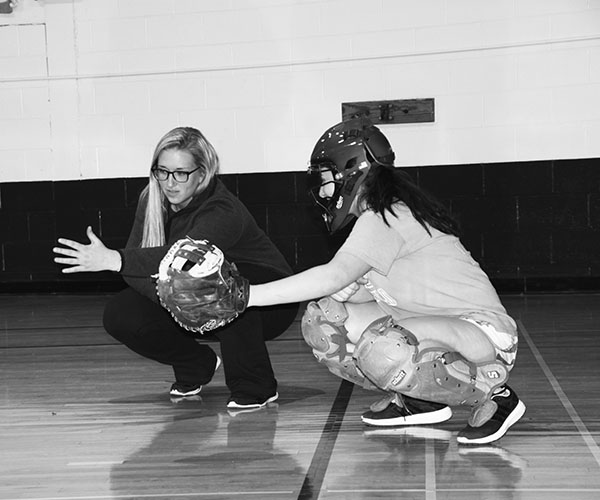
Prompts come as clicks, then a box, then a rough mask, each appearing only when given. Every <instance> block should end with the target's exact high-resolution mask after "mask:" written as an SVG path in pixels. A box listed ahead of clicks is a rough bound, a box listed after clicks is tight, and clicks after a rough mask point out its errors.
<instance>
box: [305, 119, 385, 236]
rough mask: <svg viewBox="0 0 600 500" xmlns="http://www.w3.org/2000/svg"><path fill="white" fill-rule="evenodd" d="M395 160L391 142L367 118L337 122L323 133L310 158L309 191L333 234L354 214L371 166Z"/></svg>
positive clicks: (350, 219)
mask: <svg viewBox="0 0 600 500" xmlns="http://www.w3.org/2000/svg"><path fill="white" fill-rule="evenodd" d="M393 162H394V152H393V151H392V148H391V146H390V144H389V142H388V141H387V139H386V138H385V136H384V135H383V134H382V133H381V132H380V131H379V129H378V128H377V127H375V126H374V125H373V124H372V123H371V122H370V121H369V120H367V119H365V118H356V119H352V120H348V121H345V122H341V123H338V124H337V125H335V126H333V127H331V128H330V129H328V130H327V131H326V132H325V133H324V134H323V135H322V136H321V138H320V139H319V141H318V142H317V144H316V145H315V148H314V150H313V152H312V155H311V158H310V166H309V168H308V182H309V194H310V196H311V197H312V199H313V201H314V202H315V204H316V206H317V208H319V209H320V210H321V213H322V216H323V219H324V221H325V225H326V226H327V229H328V230H329V232H330V233H335V232H336V231H338V230H340V229H341V228H343V227H344V226H346V225H347V224H348V223H349V222H351V221H352V219H353V218H354V217H355V215H354V214H352V213H350V212H351V209H352V206H353V203H354V201H355V200H356V198H357V196H358V194H359V191H360V187H361V185H362V183H363V182H364V180H365V178H366V176H367V174H368V172H369V169H370V168H371V166H372V165H388V166H393ZM332 185H333V189H332Z"/></svg>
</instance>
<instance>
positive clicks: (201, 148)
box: [54, 127, 298, 411]
mask: <svg viewBox="0 0 600 500" xmlns="http://www.w3.org/2000/svg"><path fill="white" fill-rule="evenodd" d="M218 172H219V158H218V155H217V153H216V151H215V149H214V147H213V146H212V145H211V144H210V142H208V140H207V139H206V137H204V135H203V134H202V133H201V132H200V131H199V130H197V129H194V128H190V127H180V128H175V129H173V130H171V131H170V132H168V133H167V134H166V135H165V136H164V137H163V138H162V139H161V140H160V141H159V143H158V145H157V146H156V148H155V151H154V155H153V158H152V163H151V166H150V173H149V182H148V185H147V187H146V188H145V189H144V191H143V192H142V193H141V195H140V199H139V202H138V207H137V211H136V215H135V220H134V223H133V227H132V229H131V233H130V236H129V239H128V241H127V245H126V247H125V248H122V249H118V250H113V249H109V248H107V247H106V246H105V245H104V244H103V243H102V241H101V240H100V239H99V238H98V237H97V236H96V235H95V234H94V233H93V231H92V229H91V228H89V227H88V229H87V235H88V238H89V240H90V241H89V244H82V243H78V242H75V241H72V240H67V239H63V238H61V239H59V240H58V242H59V244H60V245H62V246H61V247H57V248H55V249H54V252H55V253H56V254H57V256H56V257H55V261H56V262H57V263H59V264H64V265H66V266H68V267H66V268H64V269H63V272H64V273H77V272H89V271H104V270H110V271H115V272H119V273H121V275H122V276H123V278H124V279H125V281H126V283H127V284H128V285H129V287H128V288H126V289H125V290H123V291H122V292H120V293H118V294H116V295H115V296H114V297H113V298H111V300H110V301H109V302H108V304H107V305H106V308H105V311H104V327H105V329H106V331H107V332H108V333H109V334H110V335H112V336H113V337H114V338H115V339H117V340H119V341H120V342H122V343H123V344H124V345H126V346H127V347H129V348H130V349H131V350H133V351H135V352H136V353H138V354H140V355H142V356H144V357H146V358H149V359H152V360H154V361H157V362H159V363H163V364H166V365H170V366H172V367H173V371H174V374H175V382H174V383H173V385H172V386H171V390H170V394H171V395H172V396H173V397H189V396H194V395H196V394H198V393H199V392H200V390H201V388H202V386H203V385H205V384H207V383H208V382H210V380H211V379H212V377H213V375H214V373H215V371H216V370H217V368H218V367H219V365H220V362H221V360H220V359H219V357H218V356H217V355H216V354H215V352H214V351H213V349H211V348H210V347H209V346H208V345H206V344H205V343H203V344H199V343H198V342H197V341H196V340H195V339H194V337H193V336H192V335H191V334H190V333H189V332H187V331H186V330H184V329H183V328H181V327H180V326H179V325H178V324H177V323H176V322H175V320H173V319H172V317H171V316H170V314H169V313H168V312H167V311H166V310H165V309H164V308H162V307H161V306H160V304H159V303H158V300H157V295H156V286H155V283H154V280H153V279H152V275H154V274H156V273H157V271H158V266H159V263H160V261H161V259H162V258H163V257H164V256H165V254H166V253H167V251H168V250H169V248H170V247H171V245H172V244H173V243H174V242H176V241H177V240H179V239H182V238H185V237H187V236H189V237H190V238H193V239H206V240H208V241H210V242H211V243H213V244H215V245H217V246H218V247H219V248H220V249H221V250H222V251H223V253H224V254H225V257H226V258H227V259H228V260H229V261H230V262H234V263H235V264H236V265H237V266H238V268H239V270H240V272H241V273H243V275H244V276H246V277H247V278H248V279H249V280H250V283H254V284H258V283H264V282H268V281H272V280H274V279H279V278H282V277H285V276H288V275H290V274H291V269H290V267H289V265H288V263H287V262H286V261H285V259H284V257H283V256H282V254H281V253H280V252H279V250H278V249H277V248H276V247H275V245H274V244H273V243H272V241H271V240H270V239H269V238H268V237H267V235H266V234H265V233H264V231H263V230H262V229H260V227H259V226H258V225H257V223H256V221H255V220H254V218H253V217H252V215H251V214H250V213H249V212H248V210H247V208H246V207H245V206H244V205H243V204H242V202H241V201H240V200H239V199H238V198H237V197H235V196H234V195H233V194H232V193H231V192H230V191H228V190H227V188H226V187H225V186H224V184H223V183H222V182H221V181H220V180H219V178H218ZM297 309H298V305H297V304H291V305H286V306H277V307H272V308H268V309H265V308H259V309H256V308H255V309H250V310H247V311H246V312H245V313H244V314H242V315H241V316H240V317H239V319H238V320H237V321H235V322H233V323H230V324H228V325H226V326H224V327H222V328H220V329H218V330H216V331H214V333H213V335H214V337H215V338H216V339H218V341H219V342H220V347H221V355H222V357H223V365H224V372H225V381H226V383H227V386H228V388H229V390H230V392H231V396H230V398H229V401H228V402H227V407H228V408H230V409H232V410H233V411H238V410H252V409H256V408H261V407H263V406H265V405H267V404H268V403H270V402H273V401H275V400H276V399H277V398H278V393H277V381H276V379H275V376H274V373H273V369H272V367H271V362H270V359H269V354H268V352H267V348H266V345H265V340H269V339H272V338H274V337H277V336H278V335H280V334H281V333H283V332H284V331H285V330H286V329H287V327H288V326H289V325H290V324H291V322H292V321H293V319H294V317H295V315H296V312H297Z"/></svg>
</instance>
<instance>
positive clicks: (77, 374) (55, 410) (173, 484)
mask: <svg viewBox="0 0 600 500" xmlns="http://www.w3.org/2000/svg"><path fill="white" fill-rule="evenodd" d="M106 299H107V295H23V296H19V295H1V296H0V334H1V335H0V371H1V380H2V383H3V385H2V392H1V393H0V394H1V396H0V415H1V418H0V449H1V450H2V452H1V454H0V471H1V472H0V475H1V477H2V480H1V481H0V499H2V500H9V499H35V500H42V499H43V500H50V499H52V500H72V499H94V500H97V499H145V498H148V499H180V498H181V499H185V498H190V499H196V498H210V499H230V498H231V499H276V500H284V499H305V500H308V499H317V498H319V499H340V500H341V499H343V500H348V499H369V500H370V499H423V500H435V499H444V500H450V499H462V500H464V499H467V500H468V499H486V500H488V499H521V500H525V499H527V500H529V499H544V500H551V499H561V500H564V499H565V498H570V499H573V500H575V499H576V500H588V499H589V500H592V499H597V498H600V416H599V415H600V398H599V396H600V390H599V389H600V364H599V363H598V359H600V294H556V295H550V294H549V295H526V296H522V295H507V296H503V297H502V300H503V302H504V304H505V306H506V308H507V309H508V311H509V313H510V314H511V315H512V316H513V317H514V318H515V319H516V320H517V321H518V323H519V328H520V335H521V336H520V346H519V355H518V357H517V364H516V367H515V369H514V370H513V373H512V377H511V381H510V385H511V387H513V388H514V389H515V390H516V391H517V393H518V394H519V396H520V397H521V399H522V400H523V401H524V403H525V404H526V405H527V412H526V414H525V416H524V417H523V419H522V420H521V421H520V422H518V423H517V424H516V425H515V426H514V427H513V428H512V429H511V430H510V431H509V433H508V434H507V435H506V436H505V437H503V438H502V439H501V440H499V441H498V442H496V443H494V444H492V445H487V446H482V447H476V446H459V445H458V444H457V443H456V433H457V432H458V431H459V430H460V429H461V428H462V427H463V426H464V425H465V422H466V419H467V416H468V411H467V410H466V409H462V408H458V409H455V412H454V417H453V418H452V419H451V420H450V421H448V422H445V423H443V424H439V425H436V426H423V427H406V428H393V429H378V428H374V427H366V426H365V425H363V424H362V423H361V422H360V414H361V413H362V412H363V411H365V410H366V409H367V408H368V406H369V404H370V403H372V402H373V401H374V400H376V399H377V397H378V395H377V394H376V393H373V392H369V391H366V390H364V389H362V388H359V387H353V386H352V385H351V384H349V383H347V382H345V381H341V380H340V379H338V378H337V377H335V376H333V375H331V374H330V373H329V372H328V371H327V369H326V368H324V367H323V366H321V365H319V364H318V363H317V362H316V360H315V359H314V358H313V356H312V353H311V351H310V349H309V348H308V347H307V346H306V344H305V343H304V341H303V340H302V336H301V333H300V323H299V318H298V320H297V321H296V322H295V323H294V324H293V325H292V327H291V328H290V329H289V330H288V331H287V332H286V333H285V334H284V335H282V336H281V337H279V338H278V339H276V340H274V341H271V342H270V343H269V344H268V346H269V350H270V352H271V357H272V361H273V366H274V369H275V372H276V374H277V377H278V380H279V394H280V399H279V400H278V402H277V403H274V404H272V405H270V406H269V407H268V408H264V409H262V410H259V411H256V412H249V413H239V414H229V413H228V412H227V410H226V408H225V404H226V401H227V398H228V395H229V393H228V390H227V388H226V386H225V382H224V379H223V372H222V370H221V371H219V372H217V374H216V375H215V378H214V379H213V381H212V382H211V383H210V384H209V385H207V386H206V387H204V388H203V390H202V393H201V394H200V395H199V396H198V397H196V398H195V399H187V400H179V401H172V400H171V399H170V397H169V395H168V389H169V387H170V384H171V383H172V382H173V379H172V373H171V370H170V368H169V367H167V366H162V365H158V364H156V363H154V362H151V361H148V360H145V359H143V358H141V357H139V356H137V355H136V354H134V353H132V352H130V351H129V350H128V349H126V348H125V347H123V346H122V345H120V344H118V343H117V342H116V341H114V340H113V339H112V338H111V337H109V336H108V335H107V334H106V333H105V332H104V330H103V328H102V324H101V317H102V308H103V304H104V302H105V301H106ZM212 345H213V347H214V348H215V349H216V350H217V351H218V344H212Z"/></svg>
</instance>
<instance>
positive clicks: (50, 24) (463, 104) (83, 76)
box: [0, 0, 600, 182]
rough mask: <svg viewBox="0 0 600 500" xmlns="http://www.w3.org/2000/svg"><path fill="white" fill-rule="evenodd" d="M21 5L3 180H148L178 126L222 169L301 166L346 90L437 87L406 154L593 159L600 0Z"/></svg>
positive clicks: (6, 64) (5, 27)
mask: <svg viewBox="0 0 600 500" xmlns="http://www.w3.org/2000/svg"><path fill="white" fill-rule="evenodd" d="M366 5H367V3H366V2H364V0H85V1H83V2H82V1H78V0H63V1H61V2H51V1H46V2H41V1H40V2H36V1H34V0H21V1H20V2H19V4H18V6H17V8H16V9H15V12H14V13H13V14H10V15H3V16H1V17H0V130H1V131H2V133H1V134H0V182H8V181H33V180H47V179H79V178H110V177H122V176H140V175H146V174H147V169H148V162H149V160H150V157H151V154H152V149H153V148H154V145H155V144H156V142H157V141H158V139H159V138H160V136H162V134H163V133H165V132H166V131H168V130H169V129H170V128H172V127H175V126H179V125H190V126H196V127H198V128H200V129H201V130H203V131H204V132H205V133H206V135H207V136H208V138H209V139H210V140H211V141H212V142H213V143H214V144H215V146H216V147H217V149H218V151H219V153H220V156H221V158H222V164H223V171H224V172H227V173H237V172H241V173H249V172H275V171H299V170H303V169H304V167H305V165H306V161H307V159H308V156H309V154H310V151H311V150H312V147H313V145H314V143H315V141H316V139H317V138H318V137H319V136H320V134H321V133H322V132H323V131H324V130H325V129H326V128H327V127H329V126H330V125H333V124H334V123H336V122H337V121H339V120H340V118H341V103H342V102H345V101H366V100H375V99H402V98H418V97H421V98H424V97H433V98H435V99H436V121H435V123H426V124H407V125H388V126H384V127H383V129H384V132H385V133H386V134H387V135H388V137H389V138H390V139H391V141H392V143H393V144H394V145H395V147H396V149H397V152H398V154H397V156H398V164H399V165H406V166H412V165H444V164H454V163H470V162H503V161H519V160H541V159H556V158H580V157H599V156H600V140H599V138H600V0H523V1H521V0H423V1H419V2H415V1H414V0H374V1H372V2H368V8H367V7H366Z"/></svg>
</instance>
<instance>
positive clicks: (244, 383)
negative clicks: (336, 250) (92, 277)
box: [103, 271, 298, 399]
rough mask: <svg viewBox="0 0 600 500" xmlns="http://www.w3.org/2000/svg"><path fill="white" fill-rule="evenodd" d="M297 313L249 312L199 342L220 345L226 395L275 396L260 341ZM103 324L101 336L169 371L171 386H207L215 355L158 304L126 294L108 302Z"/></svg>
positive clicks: (293, 308) (290, 308) (279, 309)
mask: <svg viewBox="0 0 600 500" xmlns="http://www.w3.org/2000/svg"><path fill="white" fill-rule="evenodd" d="M263 274H264V271H263ZM251 282H252V280H251ZM297 312H298V304H290V305H284V306H271V307H261V308H250V309H247V310H246V311H245V312H244V313H243V314H241V315H240V316H239V317H238V318H237V319H236V320H234V321H233V322H231V323H229V324H228V325H226V326H224V327H222V328H219V329H217V330H215V331H214V332H212V335H205V336H204V337H205V338H207V339H211V338H213V339H217V340H218V341H219V342H220V345H221V355H222V357H223V368H224V371H225V382H226V384H227V387H229V390H230V392H231V394H232V395H246V396H254V397H258V398H260V399H263V398H264V399H266V398H268V397H270V396H272V395H273V394H274V393H275V391H276V389H277V380H276V379H275V375H274V374H273V368H272V366H271V361H270V359H269V353H268V351H267V346H266V344H265V341H266V340H270V339H273V338H275V337H277V336H278V335H281V334H282V333H283V332H284V331H285V330H286V329H287V328H288V327H289V326H290V325H291V323H292V321H293V320H294V318H295V317H296V313H297ZM103 319H104V328H105V329H106V331H107V332H108V333H109V334H110V335H111V336H112V337H114V338H115V339H117V340H118V341H119V342H121V343H123V344H124V345H126V346H127V347H129V348H130V349H131V350H132V351H134V352H136V353H138V354H140V355H142V356H144V357H146V358H149V359H152V360H154V361H158V362H159V363H163V364H166V365H170V366H172V367H173V371H174V372H175V379H176V381H177V382H182V383H188V384H206V383H208V382H210V379H211V378H212V376H213V373H214V369H215V364H216V359H217V358H216V354H215V352H214V351H213V350H212V349H211V348H210V347H209V346H208V345H207V344H205V343H198V342H197V341H196V339H195V337H194V336H193V335H192V334H191V333H190V332H188V331H186V330H185V329H183V328H181V327H180V326H179V325H178V324H177V323H176V322H175V321H174V320H173V318H172V317H171V315H170V314H169V312H168V311H166V310H165V309H164V308H163V307H161V306H160V305H159V304H158V303H156V302H154V301H152V300H150V299H149V298H147V297H145V296H143V295H141V294H139V293H138V292H136V291H135V290H133V289H131V288H127V289H125V290H123V291H122V292H119V293H118V294H117V295H115V296H114V297H112V298H111V299H110V301H109V302H108V303H107V305H106V307H105V310H104V318H103Z"/></svg>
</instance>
